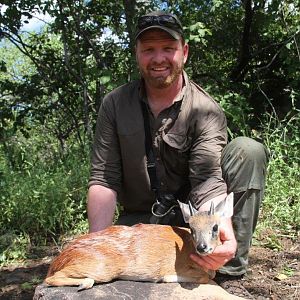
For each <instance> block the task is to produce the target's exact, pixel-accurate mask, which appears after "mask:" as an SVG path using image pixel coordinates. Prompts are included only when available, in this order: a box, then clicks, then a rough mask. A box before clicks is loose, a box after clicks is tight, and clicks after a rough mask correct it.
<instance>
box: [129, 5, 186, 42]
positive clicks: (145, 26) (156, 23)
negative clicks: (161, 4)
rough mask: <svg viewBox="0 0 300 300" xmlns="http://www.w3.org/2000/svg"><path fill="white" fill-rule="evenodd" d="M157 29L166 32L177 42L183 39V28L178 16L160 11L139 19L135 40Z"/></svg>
mask: <svg viewBox="0 0 300 300" xmlns="http://www.w3.org/2000/svg"><path fill="white" fill-rule="evenodd" d="M155 28H157V29H161V30H164V31H166V32H167V33H169V34H170V35H171V36H172V37H173V38H174V39H176V40H180V39H181V38H182V37H183V28H182V25H181V23H180V21H179V19H178V18H177V16H176V15H174V14H171V13H168V12H166V11H161V10H158V11H153V12H150V13H148V14H146V15H144V16H141V17H139V18H138V21H137V28H136V34H135V39H138V38H139V36H140V35H141V34H142V33H143V32H145V31H147V30H149V29H155Z"/></svg>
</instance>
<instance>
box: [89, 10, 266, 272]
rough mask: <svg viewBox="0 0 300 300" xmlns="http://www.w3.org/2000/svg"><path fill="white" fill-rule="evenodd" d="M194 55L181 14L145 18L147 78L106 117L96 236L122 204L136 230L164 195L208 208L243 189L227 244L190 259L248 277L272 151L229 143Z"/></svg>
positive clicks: (110, 106) (95, 189) (142, 63)
mask: <svg viewBox="0 0 300 300" xmlns="http://www.w3.org/2000/svg"><path fill="white" fill-rule="evenodd" d="M188 50H189V48H188V45H187V44H186V43H185V41H184V37H183V29H182V25H181V23H180V21H179V20H178V18H177V17H176V16H175V15H172V14H169V13H166V12H162V11H155V12H152V13H150V14H147V15H145V16H142V17H140V18H139V20H138V25H137V33H136V60H137V63H138V67H139V71H140V74H141V79H140V80H137V81H134V82H131V83H128V84H125V85H123V86H121V87H119V88H117V89H115V90H113V91H112V92H111V93H109V94H108V95H107V96H106V97H105V98H104V100H103V103H102V105H101V108H100V110H99V115H98V120H97V126H96V133H95V140H94V147H93V155H92V168H91V177H90V181H89V191H88V219H89V226H90V232H93V231H98V230H101V229H103V228H106V227H107V226H110V225H111V224H112V223H113V218H114V213H115V209H116V203H117V201H118V202H119V203H120V204H121V205H122V207H123V208H124V211H122V212H121V216H120V217H119V220H118V221H117V223H118V224H127V225H132V224H135V223H139V222H144V223H149V222H150V219H151V209H152V206H153V204H154V203H155V201H156V198H160V197H162V198H166V197H167V196H169V195H171V197H172V195H173V198H175V201H176V199H180V200H181V201H184V202H186V201H187V197H188V194H189V193H190V192H191V190H192V193H194V197H191V199H194V203H193V204H194V206H195V207H196V208H197V209H200V210H205V209H208V208H207V207H209V206H210V203H211V202H214V203H215V204H217V203H219V202H220V201H221V200H223V199H224V198H225V197H226V196H227V193H230V192H234V196H235V200H234V216H233V217H232V221H231V219H227V220H226V221H224V223H223V224H222V228H221V239H222V245H220V246H218V247H217V248H216V249H215V251H214V253H212V254H211V255H208V256H205V257H199V256H197V255H192V256H191V257H192V259H194V260H195V262H197V263H198V264H199V265H201V266H203V267H206V268H208V269H214V270H219V272H220V273H223V274H228V275H232V276H237V275H242V274H244V273H245V272H246V267H247V265H248V251H249V247H250V244H251V239H252V234H253V231H254V229H255V226H256V222H257V217H258V210H259V205H260V203H261V200H262V197H263V192H264V185H265V173H266V164H267V151H266V149H265V148H264V146H263V145H261V144H259V143H257V142H256V141H254V140H252V139H249V138H246V137H240V138H237V139H235V140H234V141H232V142H231V143H229V144H228V145H226V144H227V135H226V131H227V129H226V119H225V116H224V113H223V111H222V110H221V108H220V107H219V105H218V104H217V103H216V102H215V101H214V100H213V99H212V98H211V97H210V96H209V95H208V94H207V93H206V92H205V91H204V90H202V89H201V88H200V87H199V86H198V85H196V84H195V83H193V82H192V81H190V80H189V79H188V76H187V74H186V73H185V72H184V70H183V68H184V64H185V63H186V61H187V58H188ZM148 124H149V125H148ZM147 126H149V128H150V129H149V131H150V135H151V142H150V144H151V145H150V146H149V143H148V146H147V141H148V140H149V139H148V137H147V134H145V132H146V131H147ZM148 135H149V134H148ZM145 140H146V141H145ZM145 142H146V146H145ZM149 147H150V151H149ZM146 148H148V149H146ZM146 152H147V153H146ZM149 152H151V153H152V156H153V157H152V159H153V161H151V163H150V164H149V159H151V158H149V156H150V155H149ZM147 161H148V168H147ZM154 162H155V163H154ZM153 165H155V169H154V171H155V172H154V173H155V175H154V176H152V175H151V172H152V171H153V169H152V171H151V167H152V166H153ZM149 166H150V167H149ZM153 177H154V178H153ZM154 181H156V183H155V184H153V182H154ZM153 186H154V188H153ZM151 187H152V189H151ZM165 195H167V196H165ZM195 195H196V197H195ZM158 203H159V202H158ZM170 223H171V225H178V224H175V221H174V222H172V221H170ZM232 223H233V226H232ZM233 227H234V230H233Z"/></svg>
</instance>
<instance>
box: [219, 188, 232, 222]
mask: <svg viewBox="0 0 300 300" xmlns="http://www.w3.org/2000/svg"><path fill="white" fill-rule="evenodd" d="M215 213H216V214H218V215H219V216H221V217H224V218H230V217H232V215H233V193H230V194H229V195H227V197H226V198H225V199H224V200H223V201H221V202H220V203H219V204H218V205H217V207H216V208H215Z"/></svg>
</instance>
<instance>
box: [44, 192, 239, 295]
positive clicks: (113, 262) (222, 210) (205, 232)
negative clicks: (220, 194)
mask: <svg viewBox="0 0 300 300" xmlns="http://www.w3.org/2000/svg"><path fill="white" fill-rule="evenodd" d="M178 202H179V201H178ZM179 205H180V208H181V211H182V214H183V217H184V220H185V222H187V223H189V227H190V229H189V228H185V227H176V226H169V225H158V224H137V225H134V226H131V227H130V226H123V225H112V226H110V227H108V228H106V229H104V230H102V231H99V232H94V233H90V234H86V235H83V236H81V237H79V238H77V239H75V240H74V241H73V242H72V243H71V244H70V245H69V246H68V247H67V248H65V249H64V250H63V251H62V252H61V253H60V254H59V256H58V257H56V258H55V259H54V260H53V262H52V264H51V266H50V268H49V271H48V274H47V276H46V279H45V283H46V284H47V285H50V286H69V285H75V286H79V288H78V291H80V290H84V289H89V288H91V287H92V286H93V285H94V283H95V282H96V283H104V282H110V281H112V280H114V279H121V280H122V279H123V280H133V281H150V282H192V283H208V282H209V281H210V279H212V278H213V277H214V275H215V272H214V271H212V270H204V269H203V268H201V267H200V266H198V265H197V264H196V263H195V262H193V261H192V260H191V258H190V254H191V253H195V252H196V253H198V254H199V255H208V254H210V253H212V252H213V251H214V249H215V247H216V246H217V245H219V243H220V239H219V225H220V222H221V219H222V218H223V217H231V215H232V206H233V194H230V195H228V196H227V198H226V199H225V200H223V201H222V202H220V203H219V204H218V205H217V206H216V208H214V205H211V208H210V210H209V211H207V212H198V211H197V210H196V209H195V208H193V207H192V205H191V204H190V203H189V204H184V203H181V202H179ZM224 299H225V298H224Z"/></svg>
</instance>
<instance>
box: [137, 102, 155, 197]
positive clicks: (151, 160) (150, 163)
mask: <svg viewBox="0 0 300 300" xmlns="http://www.w3.org/2000/svg"><path fill="white" fill-rule="evenodd" d="M141 106H142V112H143V117H144V130H145V148H146V156H147V171H148V174H149V178H150V184H151V190H152V191H154V192H155V194H156V195H157V194H158V193H159V182H158V179H157V175H156V165H155V156H154V152H153V147H152V134H151V129H150V120H149V112H148V108H147V104H146V103H145V102H144V101H141Z"/></svg>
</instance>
